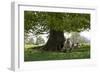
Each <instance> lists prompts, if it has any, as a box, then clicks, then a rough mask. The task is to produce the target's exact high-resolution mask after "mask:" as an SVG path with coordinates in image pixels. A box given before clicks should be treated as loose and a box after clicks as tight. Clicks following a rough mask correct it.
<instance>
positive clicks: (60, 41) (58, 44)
mask: <svg viewBox="0 0 100 73" xmlns="http://www.w3.org/2000/svg"><path fill="white" fill-rule="evenodd" d="M64 41H65V38H64V32H63V31H56V30H50V35H49V39H48V41H47V43H46V45H45V48H44V49H45V50H47V51H61V49H62V48H63V45H64Z"/></svg>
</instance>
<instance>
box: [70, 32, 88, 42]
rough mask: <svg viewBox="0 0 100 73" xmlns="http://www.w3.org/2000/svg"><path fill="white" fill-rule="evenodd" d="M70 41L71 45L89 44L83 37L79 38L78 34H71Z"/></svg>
mask: <svg viewBox="0 0 100 73" xmlns="http://www.w3.org/2000/svg"><path fill="white" fill-rule="evenodd" d="M71 34H72V35H71V37H70V39H71V40H72V42H73V43H89V42H90V41H89V40H88V39H87V38H85V37H84V36H81V35H80V33H79V32H72V33H71Z"/></svg>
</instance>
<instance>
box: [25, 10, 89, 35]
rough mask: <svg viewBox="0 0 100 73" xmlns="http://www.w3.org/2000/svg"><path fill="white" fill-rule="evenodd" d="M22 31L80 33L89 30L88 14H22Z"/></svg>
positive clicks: (29, 12)
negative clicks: (51, 30)
mask: <svg viewBox="0 0 100 73" xmlns="http://www.w3.org/2000/svg"><path fill="white" fill-rule="evenodd" d="M24 23H25V24H24V29H25V30H24V31H25V32H34V33H35V34H40V33H44V32H49V30H50V29H53V30H57V31H66V32H72V31H74V32H75V31H76V32H80V31H84V30H88V29H90V14H86V13H65V12H63V13H62V12H39V11H25V12H24Z"/></svg>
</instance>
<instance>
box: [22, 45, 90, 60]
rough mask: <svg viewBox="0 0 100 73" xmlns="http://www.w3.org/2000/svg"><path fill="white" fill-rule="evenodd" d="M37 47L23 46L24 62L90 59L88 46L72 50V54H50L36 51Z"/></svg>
mask: <svg viewBox="0 0 100 73" xmlns="http://www.w3.org/2000/svg"><path fill="white" fill-rule="evenodd" d="M34 47H37V45H25V50H24V61H44V60H65V59H87V58H90V46H82V47H80V48H76V49H73V50H72V52H66V53H64V52H50V51H43V50H40V49H36V48H34Z"/></svg>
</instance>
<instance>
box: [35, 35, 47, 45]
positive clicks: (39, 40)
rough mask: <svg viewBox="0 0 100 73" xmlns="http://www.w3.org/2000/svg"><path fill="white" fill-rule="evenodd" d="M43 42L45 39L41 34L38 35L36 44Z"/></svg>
mask: <svg viewBox="0 0 100 73" xmlns="http://www.w3.org/2000/svg"><path fill="white" fill-rule="evenodd" d="M44 43H45V40H44V39H43V38H42V37H41V36H38V37H37V39H36V44H37V45H41V44H44Z"/></svg>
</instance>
